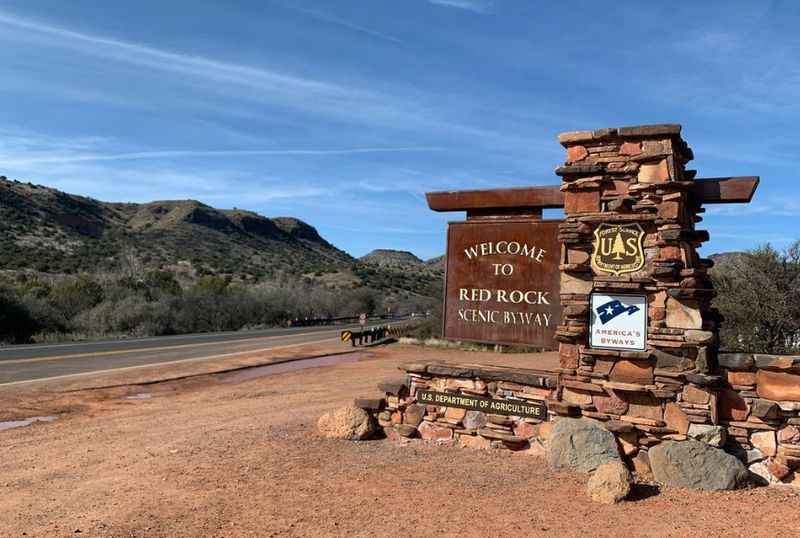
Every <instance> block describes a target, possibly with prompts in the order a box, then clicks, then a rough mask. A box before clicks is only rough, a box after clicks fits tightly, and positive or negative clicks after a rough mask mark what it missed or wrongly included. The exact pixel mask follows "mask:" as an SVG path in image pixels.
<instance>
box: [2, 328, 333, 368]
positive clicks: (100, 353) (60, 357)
mask: <svg viewBox="0 0 800 538" xmlns="http://www.w3.org/2000/svg"><path fill="white" fill-rule="evenodd" d="M336 330H338V329H336ZM329 332H330V331H311V332H306V333H297V334H283V335H276V336H257V337H254V338H242V339H239V340H227V341H225V340H223V341H220V342H203V343H199V344H180V345H177V346H160V347H148V348H138V349H121V350H118V351H98V352H95V353H73V354H71V355H57V356H55V357H32V358H30V359H10V360H0V368H1V367H3V365H6V364H28V363H32V362H46V361H57V360H63V359H76V358H79V357H87V358H91V357H105V356H110V355H124V354H127V353H147V352H151V351H165V350H171V349H185V348H187V347H207V346H219V345H225V344H238V343H240V342H244V343H247V342H254V341H258V340H274V339H276V338H297V337H298V336H306V337H307V336H310V335H314V334H326V333H329Z"/></svg>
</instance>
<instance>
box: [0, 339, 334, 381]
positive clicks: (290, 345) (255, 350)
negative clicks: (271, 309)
mask: <svg viewBox="0 0 800 538" xmlns="http://www.w3.org/2000/svg"><path fill="white" fill-rule="evenodd" d="M334 340H335V341H337V342H338V341H339V338H325V339H323V340H313V341H311V342H303V343H300V344H287V345H285V346H276V347H267V348H262V349H254V350H250V351H236V352H234V353H224V354H222V355H211V356H209V357H195V358H192V359H180V360H176V361H168V362H151V363H149V364H140V365H138V366H123V367H121V368H109V369H106V370H94V371H91V372H81V373H79V374H66V375H57V376H53V377H41V378H37V379H25V380H23V381H11V382H9V383H0V387H10V386H13V385H24V384H28V383H40V382H44V381H53V380H57V379H68V378H71V377H85V376H89V375H95V374H105V373H109V372H124V371H126V370H136V369H138V368H152V367H153V366H169V365H171V364H180V363H184V362H199V361H208V360H213V359H222V358H225V357H232V356H234V355H242V354H245V353H257V352H259V351H273V350H276V349H288V348H292V347H300V346H307V345H309V344H319V343H320V342H328V341H334ZM267 364H268V363H267ZM261 366H265V365H261ZM213 373H214V372H208V374H209V375H210V374H213ZM198 375H203V374H198ZM135 384H136V383H131V385H135Z"/></svg>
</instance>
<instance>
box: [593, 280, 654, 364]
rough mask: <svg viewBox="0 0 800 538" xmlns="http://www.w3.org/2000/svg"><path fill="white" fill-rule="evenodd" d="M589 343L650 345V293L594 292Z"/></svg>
mask: <svg viewBox="0 0 800 538" xmlns="http://www.w3.org/2000/svg"><path fill="white" fill-rule="evenodd" d="M591 297H592V299H591V307H592V312H591V320H590V322H589V330H590V337H589V345H590V346H591V347H593V348H597V349H626V350H631V351H644V350H645V349H646V348H647V296H645V295H617V294H613V295H606V294H604V293H593V294H592V296H591Z"/></svg>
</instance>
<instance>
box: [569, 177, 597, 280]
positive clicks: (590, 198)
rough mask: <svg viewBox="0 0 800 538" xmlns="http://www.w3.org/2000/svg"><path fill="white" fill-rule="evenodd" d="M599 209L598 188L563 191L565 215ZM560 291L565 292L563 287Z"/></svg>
mask: <svg viewBox="0 0 800 538" xmlns="http://www.w3.org/2000/svg"><path fill="white" fill-rule="evenodd" d="M599 210H600V191H599V190H591V191H567V192H565V193H564V212H565V213H566V214H567V215H571V214H573V213H594V212H597V211H599ZM562 275H563V273H562ZM561 293H565V292H564V290H563V289H562V290H561ZM567 293H569V292H567Z"/></svg>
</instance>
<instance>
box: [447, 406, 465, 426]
mask: <svg viewBox="0 0 800 538" xmlns="http://www.w3.org/2000/svg"><path fill="white" fill-rule="evenodd" d="M466 414H467V410H466V409H461V408H458V407H448V408H447V409H445V412H444V418H447V419H450V420H455V421H458V422H460V421H462V420H464V416H465V415H466Z"/></svg>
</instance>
